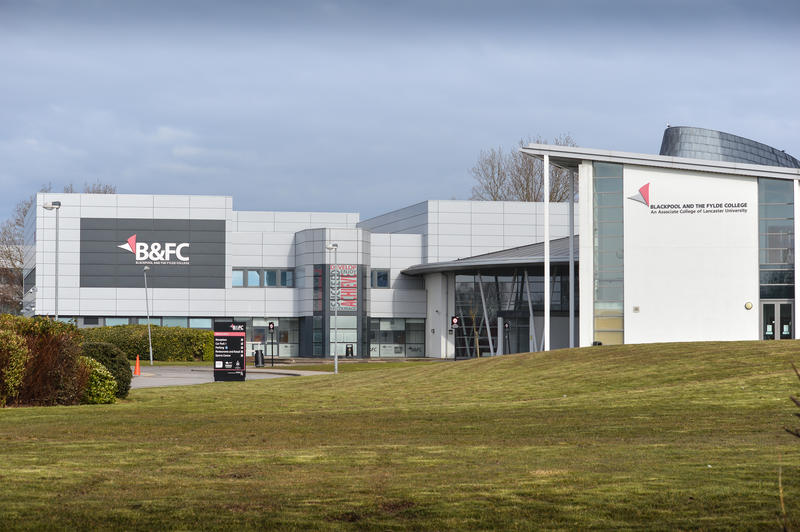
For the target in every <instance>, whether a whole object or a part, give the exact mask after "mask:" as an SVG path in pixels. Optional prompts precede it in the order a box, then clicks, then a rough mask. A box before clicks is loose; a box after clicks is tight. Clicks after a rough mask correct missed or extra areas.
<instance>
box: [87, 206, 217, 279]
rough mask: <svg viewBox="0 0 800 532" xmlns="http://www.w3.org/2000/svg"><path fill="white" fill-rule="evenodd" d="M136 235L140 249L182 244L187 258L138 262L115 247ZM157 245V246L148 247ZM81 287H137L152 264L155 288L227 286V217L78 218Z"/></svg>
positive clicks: (123, 250) (151, 274)
mask: <svg viewBox="0 0 800 532" xmlns="http://www.w3.org/2000/svg"><path fill="white" fill-rule="evenodd" d="M134 234H135V235H136V243H137V247H142V251H144V249H145V248H146V249H147V250H150V251H152V250H158V249H159V248H161V249H162V250H163V248H164V245H165V243H168V242H169V243H175V244H177V245H179V244H184V243H185V244H188V246H187V247H183V248H182V254H183V255H184V257H185V258H188V260H187V261H182V260H179V259H178V258H177V257H176V256H174V255H173V256H172V257H170V258H169V260H161V259H152V258H150V257H148V258H146V259H143V260H137V256H136V254H135V253H134V252H131V251H128V250H126V249H122V248H120V247H119V246H120V245H124V244H126V243H127V241H128V239H129V238H130V237H131V236H132V235H134ZM151 244H157V246H151ZM80 263H81V270H80V286H83V287H102V288H139V287H143V286H144V278H143V271H142V270H143V267H144V266H145V265H148V266H150V271H149V273H148V276H147V281H148V286H149V287H153V288H225V220H168V219H155V220H153V219H135V218H119V219H117V218H81V258H80Z"/></svg>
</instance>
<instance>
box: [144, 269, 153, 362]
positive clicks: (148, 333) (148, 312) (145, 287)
mask: <svg viewBox="0 0 800 532" xmlns="http://www.w3.org/2000/svg"><path fill="white" fill-rule="evenodd" d="M149 271H150V266H145V267H144V268H142V274H143V275H144V308H145V310H146V312H147V345H148V346H149V347H150V365H151V366H152V365H153V337H152V336H151V335H150V303H148V301H147V272H149Z"/></svg>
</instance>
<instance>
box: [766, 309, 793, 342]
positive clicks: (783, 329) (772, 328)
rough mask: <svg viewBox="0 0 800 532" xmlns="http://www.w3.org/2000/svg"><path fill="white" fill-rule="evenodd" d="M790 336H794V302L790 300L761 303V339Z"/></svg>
mask: <svg viewBox="0 0 800 532" xmlns="http://www.w3.org/2000/svg"><path fill="white" fill-rule="evenodd" d="M792 338H794V303H792V302H791V301H770V302H768V303H761V339H762V340H790V339H792Z"/></svg>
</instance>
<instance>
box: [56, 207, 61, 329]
mask: <svg viewBox="0 0 800 532" xmlns="http://www.w3.org/2000/svg"><path fill="white" fill-rule="evenodd" d="M59 207H61V202H59V203H58V207H56V320H58V244H59V242H58V241H59V237H60V235H59V234H58V213H59V211H61V209H60V208H59Z"/></svg>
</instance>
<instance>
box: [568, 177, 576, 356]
mask: <svg viewBox="0 0 800 532" xmlns="http://www.w3.org/2000/svg"><path fill="white" fill-rule="evenodd" d="M574 235H575V172H570V173H569V346H570V347H575V236H574Z"/></svg>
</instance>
